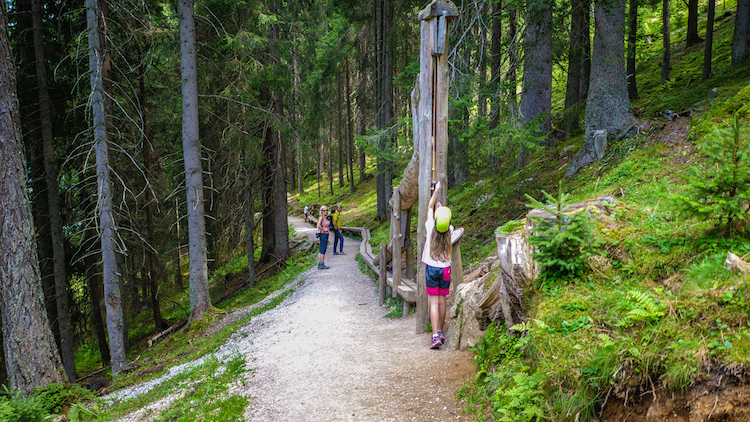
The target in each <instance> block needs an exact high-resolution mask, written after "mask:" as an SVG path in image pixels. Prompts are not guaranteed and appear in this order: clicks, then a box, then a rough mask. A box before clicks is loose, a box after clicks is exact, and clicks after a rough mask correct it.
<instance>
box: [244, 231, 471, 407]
mask: <svg viewBox="0 0 750 422" xmlns="http://www.w3.org/2000/svg"><path fill="white" fill-rule="evenodd" d="M289 221H290V224H292V225H293V226H294V228H295V230H296V231H297V233H299V234H301V235H306V236H309V238H310V239H312V238H314V236H315V228H314V227H313V226H311V225H308V224H306V223H305V222H304V221H303V219H301V218H296V217H290V219H289ZM358 250H359V241H357V240H353V239H350V238H346V240H345V242H344V252H346V255H333V254H332V247H331V246H329V247H328V254H327V255H326V264H327V265H328V266H330V267H331V268H330V269H329V270H318V269H317V268H313V269H311V270H310V271H308V272H307V273H305V275H304V277H305V278H306V281H305V283H304V285H303V286H301V287H300V288H299V289H298V290H297V292H295V294H294V295H293V296H292V297H291V298H290V299H288V300H287V301H285V302H284V303H283V304H282V305H280V306H278V307H277V308H275V309H273V310H271V311H269V312H266V313H264V314H263V315H261V316H259V317H257V318H253V320H252V321H251V322H250V323H249V324H248V325H247V326H246V327H244V328H243V329H242V332H243V333H244V334H246V335H247V336H248V337H249V338H251V340H252V341H251V343H252V346H251V347H250V350H248V351H247V352H246V354H247V356H248V358H249V365H248V366H249V367H250V368H254V373H253V375H250V376H249V380H248V383H247V389H248V390H247V393H249V394H250V395H251V396H252V397H253V400H252V404H251V407H250V408H249V409H248V411H247V412H246V418H245V419H246V420H249V421H448V420H470V419H471V418H470V417H469V416H467V415H465V414H462V413H461V410H460V404H458V403H456V392H457V390H458V388H459V387H460V386H461V385H463V383H465V382H467V381H469V380H471V379H472V377H473V374H474V367H473V365H472V363H471V358H472V355H471V353H468V352H459V351H453V350H447V349H446V350H430V349H429V348H428V345H429V341H430V336H429V334H426V333H425V334H415V327H416V322H415V319H414V317H413V316H412V317H410V318H406V319H400V320H390V319H387V318H384V315H385V313H386V309H385V308H383V307H379V306H378V298H377V291H376V286H375V283H374V282H373V280H372V279H371V278H370V277H368V276H366V275H364V274H363V273H362V272H361V271H360V270H359V266H358V264H357V262H356V261H355V260H354V257H355V255H356V254H357V251H358ZM312 265H314V263H311V266H312Z"/></svg>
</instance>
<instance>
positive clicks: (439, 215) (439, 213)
mask: <svg viewBox="0 0 750 422" xmlns="http://www.w3.org/2000/svg"><path fill="white" fill-rule="evenodd" d="M450 226H451V210H450V208H448V207H440V208H438V209H436V210H435V229H436V230H437V231H439V232H440V233H445V232H447V231H448V229H449V228H450Z"/></svg>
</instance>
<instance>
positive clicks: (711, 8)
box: [703, 0, 716, 81]
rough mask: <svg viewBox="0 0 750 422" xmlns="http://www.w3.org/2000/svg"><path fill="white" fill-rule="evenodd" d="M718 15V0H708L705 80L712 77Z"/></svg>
mask: <svg viewBox="0 0 750 422" xmlns="http://www.w3.org/2000/svg"><path fill="white" fill-rule="evenodd" d="M715 17H716V0H708V21H706V43H705V44H704V51H703V80H704V81H705V80H706V79H709V78H711V73H712V70H711V58H712V57H713V45H714V18H715Z"/></svg>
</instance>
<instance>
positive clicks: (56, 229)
mask: <svg viewBox="0 0 750 422" xmlns="http://www.w3.org/2000/svg"><path fill="white" fill-rule="evenodd" d="M31 4H32V11H31V12H32V19H33V21H34V25H33V28H34V56H35V59H36V60H35V61H36V82H37V94H38V97H39V117H40V123H41V127H42V149H43V151H44V175H45V181H46V185H47V205H48V206H49V224H50V236H51V239H52V263H53V267H54V279H55V301H56V304H57V318H58V326H59V330H60V354H61V357H62V362H63V366H64V367H65V374H66V375H67V377H68V381H70V382H75V381H76V367H75V360H74V356H73V334H72V330H71V324H70V306H69V305H68V281H67V277H66V273H65V262H66V261H65V245H64V237H63V232H62V225H63V224H62V219H61V207H60V195H59V192H58V184H57V165H56V163H55V161H56V160H55V147H54V145H53V137H52V106H51V101H50V97H49V90H48V88H47V61H46V57H45V56H46V55H45V52H44V40H43V38H42V5H41V0H32V2H31Z"/></svg>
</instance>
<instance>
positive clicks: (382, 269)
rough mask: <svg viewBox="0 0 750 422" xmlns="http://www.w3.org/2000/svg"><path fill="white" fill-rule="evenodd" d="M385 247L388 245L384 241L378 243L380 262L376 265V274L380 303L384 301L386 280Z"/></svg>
mask: <svg viewBox="0 0 750 422" xmlns="http://www.w3.org/2000/svg"><path fill="white" fill-rule="evenodd" d="M387 247H388V245H386V244H385V243H383V244H381V245H380V263H379V267H378V269H379V270H380V273H379V274H378V276H379V277H378V303H379V304H380V305H382V304H384V303H385V285H386V284H387V282H388V261H386V253H385V248H387Z"/></svg>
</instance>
